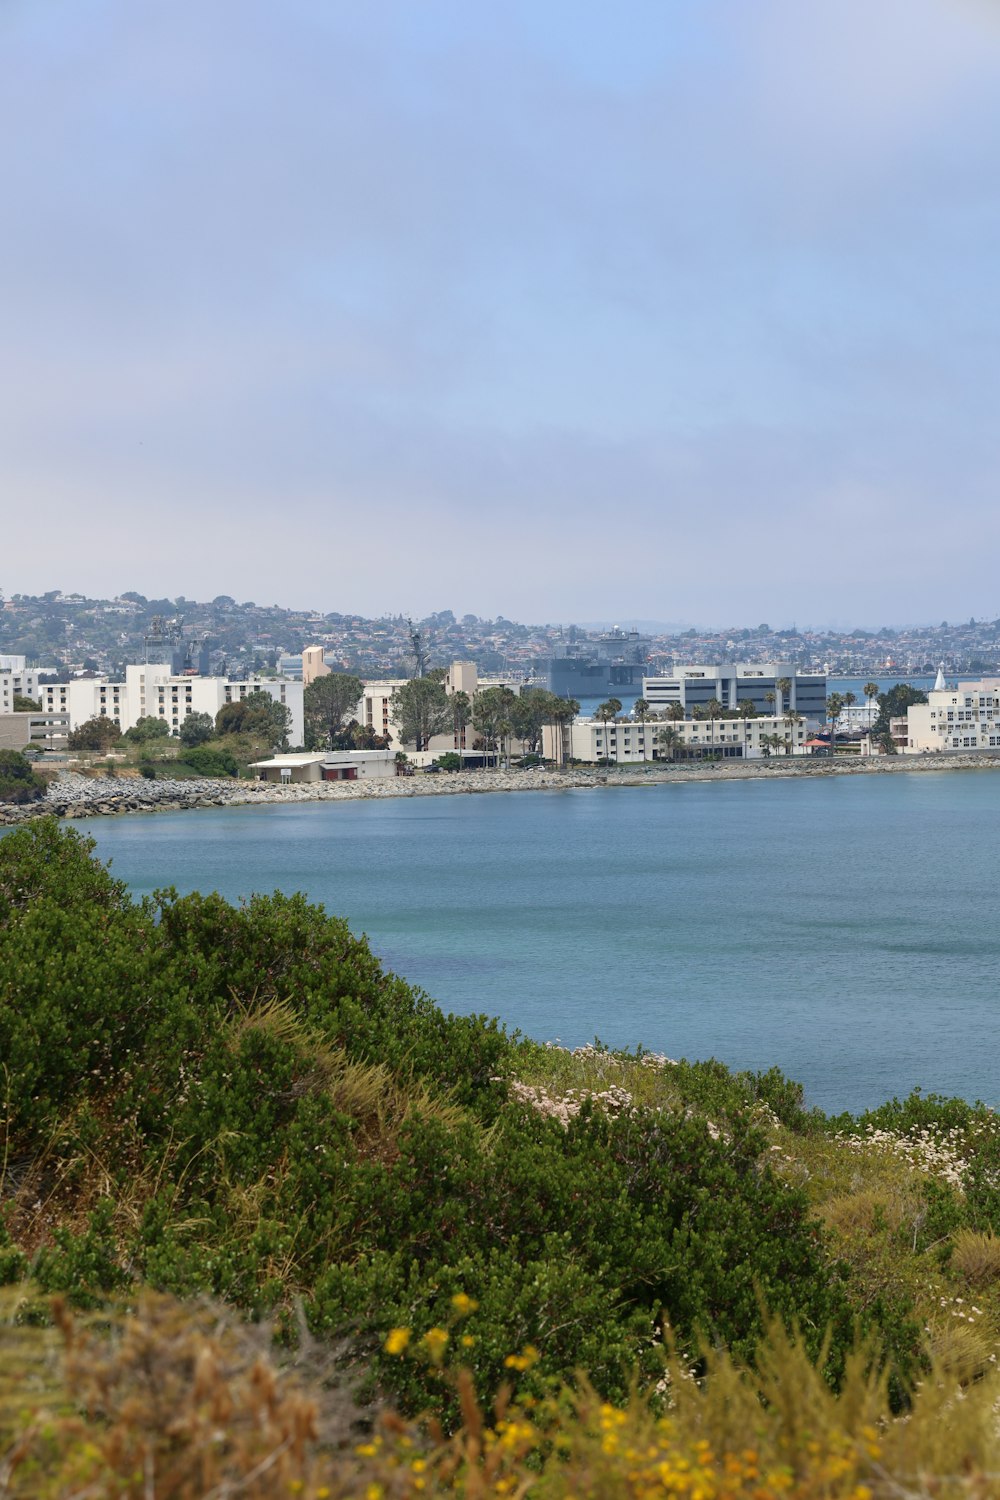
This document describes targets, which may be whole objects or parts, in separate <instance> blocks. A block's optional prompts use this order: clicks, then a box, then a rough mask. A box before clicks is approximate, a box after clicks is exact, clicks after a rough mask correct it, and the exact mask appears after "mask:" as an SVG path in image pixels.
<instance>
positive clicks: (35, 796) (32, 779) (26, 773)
mask: <svg viewBox="0 0 1000 1500" xmlns="http://www.w3.org/2000/svg"><path fill="white" fill-rule="evenodd" d="M44 796H45V782H44V781H43V780H42V778H41V777H40V776H36V775H35V773H34V771H33V770H32V769H31V762H30V761H29V760H28V759H27V758H26V757H25V756H23V755H22V754H21V752H20V750H0V802H14V803H18V802H37V801H38V800H39V799H40V798H41V797H44Z"/></svg>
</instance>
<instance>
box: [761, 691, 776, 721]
mask: <svg viewBox="0 0 1000 1500" xmlns="http://www.w3.org/2000/svg"><path fill="white" fill-rule="evenodd" d="M776 698H777V694H775V693H772V692H771V691H770V690H768V692H766V693H765V694H764V702H765V703H766V704H767V712H768V715H769V717H771V718H773V717H774V705H775V701H776Z"/></svg>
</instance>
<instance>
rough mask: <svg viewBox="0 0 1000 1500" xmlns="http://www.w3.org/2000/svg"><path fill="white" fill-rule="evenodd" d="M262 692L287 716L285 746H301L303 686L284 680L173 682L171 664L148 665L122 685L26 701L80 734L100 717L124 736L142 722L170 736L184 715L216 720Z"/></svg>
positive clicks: (53, 690)
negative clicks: (63, 718)
mask: <svg viewBox="0 0 1000 1500" xmlns="http://www.w3.org/2000/svg"><path fill="white" fill-rule="evenodd" d="M257 691H260V692H264V693H266V694H267V695H268V697H269V698H273V699H274V701H275V702H276V703H281V704H283V705H284V707H285V708H287V709H288V710H289V712H290V714H291V725H290V728H289V730H288V739H289V743H290V744H292V745H301V744H302V741H303V739H304V738H305V729H304V726H303V717H302V693H303V687H302V683H301V682H292V681H291V680H290V679H288V678H285V677H252V678H250V679H249V680H248V681H246V682H235V681H232V680H230V679H228V678H225V677H200V676H198V675H197V674H185V675H183V676H180V677H178V676H174V675H173V673H172V671H171V667H170V663H169V662H147V663H144V664H141V665H137V666H130V667H126V668H125V681H124V682H109V681H108V679H107V678H106V677H74V678H73V679H72V680H71V681H70V682H57V683H46V684H43V685H40V686H39V687H38V690H37V692H35V693H34V694H31V695H30V696H32V697H34V698H36V700H37V699H40V700H41V706H42V709H43V711H44V712H46V713H63V714H68V715H69V721H70V728H71V729H79V727H80V725H81V724H85V723H86V722H87V720H88V719H93V718H98V717H100V716H101V715H104V716H105V717H106V718H109V719H113V720H114V722H115V723H116V724H117V725H118V726H119V728H120V729H121V730H122V732H123V733H124V732H125V730H126V729H131V728H132V726H133V725H134V724H137V723H138V721H139V720H140V719H145V718H154V719H156V718H159V719H163V720H164V721H165V722H166V724H167V727H168V729H169V730H170V733H171V734H177V733H178V732H179V730H180V727H181V725H182V724H183V723H184V720H185V719H186V718H187V716H188V714H193V713H202V714H208V715H209V716H210V717H211V718H212V719H214V718H215V716H216V714H217V713H218V712H219V709H220V708H222V707H224V705H225V704H227V703H236V702H239V701H240V699H242V698H245V697H246V696H247V694H248V693H253V692H257Z"/></svg>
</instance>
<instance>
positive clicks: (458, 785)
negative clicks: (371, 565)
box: [0, 751, 1000, 827]
mask: <svg viewBox="0 0 1000 1500" xmlns="http://www.w3.org/2000/svg"><path fill="white" fill-rule="evenodd" d="M996 770H1000V751H997V752H995V753H993V754H983V753H982V752H978V753H977V754H975V755H948V756H943V755H933V756H932V755H926V756H878V757H873V758H871V759H866V760H863V761H862V760H851V761H847V760H844V761H833V762H832V763H831V762H827V761H824V760H822V759H819V758H817V759H808V760H807V759H805V758H797V759H796V760H794V761H793V760H789V761H788V762H787V763H786V762H782V761H779V762H777V763H775V762H774V761H773V760H772V761H737V760H734V761H728V762H727V761H720V762H717V763H715V764H713V765H703V764H691V763H688V764H686V765H662V764H660V763H656V764H655V765H654V764H653V763H650V764H649V765H648V766H646V767H643V766H641V765H630V766H622V767H620V768H618V769H615V768H613V767H612V768H610V769H605V768H604V767H600V768H598V767H593V768H580V767H573V768H570V769H567V770H545V769H533V770H526V771H520V770H514V771H505V770H493V771H457V772H447V771H444V772H441V773H440V774H439V775H437V776H420V775H417V776H406V777H398V778H396V777H392V778H386V779H384V780H382V779H378V780H375V779H373V780H371V781H363V782H356V781H355V782H312V783H303V784H299V785H296V786H278V785H275V784H274V783H273V782H262V781H224V780H221V779H208V778H199V779H188V780H183V781H175V780H170V779H169V778H167V777H164V778H162V779H157V780H155V781H146V780H144V779H143V778H142V777H129V776H100V777H92V776H84V775H82V774H81V773H80V772H76V771H60V772H59V773H58V775H57V779H56V780H55V781H54V782H53V783H52V785H51V786H50V788H49V790H48V792H47V794H46V796H45V797H44V798H43V799H42V800H41V801H40V802H33V803H28V804H22V805H17V806H0V827H15V826H18V825H20V824H22V823H26V822H30V821H31V820H32V819H33V818H38V817H47V816H52V815H54V816H56V817H61V818H68V819H73V818H93V817H123V816H125V815H127V814H131V813H152V812H184V811H189V810H191V811H193V810H195V809H197V808H202V807H215V808H219V807H254V806H282V805H286V804H290V803H301V802H359V801H370V800H378V801H381V800H384V799H385V798H387V797H442V796H443V797H447V796H468V795H484V794H488V793H497V792H532V791H571V790H572V791H579V790H588V789H597V788H606V787H618V786H631V787H635V786H665V785H670V784H681V785H683V784H685V783H690V782H719V781H763V780H772V781H773V780H783V781H788V780H795V779H796V778H799V777H816V776H885V775H910V774H918V775H919V774H921V773H925V772H929V771H938V772H940V771H996Z"/></svg>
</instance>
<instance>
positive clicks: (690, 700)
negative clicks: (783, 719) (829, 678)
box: [642, 661, 826, 724]
mask: <svg viewBox="0 0 1000 1500" xmlns="http://www.w3.org/2000/svg"><path fill="white" fill-rule="evenodd" d="M785 680H787V682H788V689H787V691H783V690H782V687H781V685H780V684H781V683H782V682H784V681H785ZM642 696H643V697H644V698H645V699H646V701H647V703H648V704H649V705H650V707H651V708H654V709H661V708H667V707H669V705H670V704H672V703H679V704H680V706H681V707H682V708H683V710H684V713H685V715H686V716H690V714H691V712H692V710H693V709H696V708H704V706H705V704H706V703H709V702H711V700H712V699H715V700H716V701H717V702H719V703H720V704H721V705H722V707H723V708H727V709H737V708H739V706H740V704H741V703H743V702H745V701H747V700H749V701H750V702H751V703H752V704H753V706H754V708H755V709H756V711H757V713H758V714H763V715H768V714H775V715H777V716H778V717H780V716H781V715H782V714H784V713H788V712H795V713H800V714H803V715H804V716H805V717H806V718H807V719H811V720H812V721H813V723H814V724H820V723H822V722H823V720H824V719H825V718H826V674H825V672H796V670H795V668H794V666H793V665H792V663H791V662H785V661H770V662H715V663H714V664H711V665H707V666H679V665H675V666H674V670H673V672H672V673H671V674H670V675H669V676H660V677H644V678H643V679H642Z"/></svg>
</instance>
